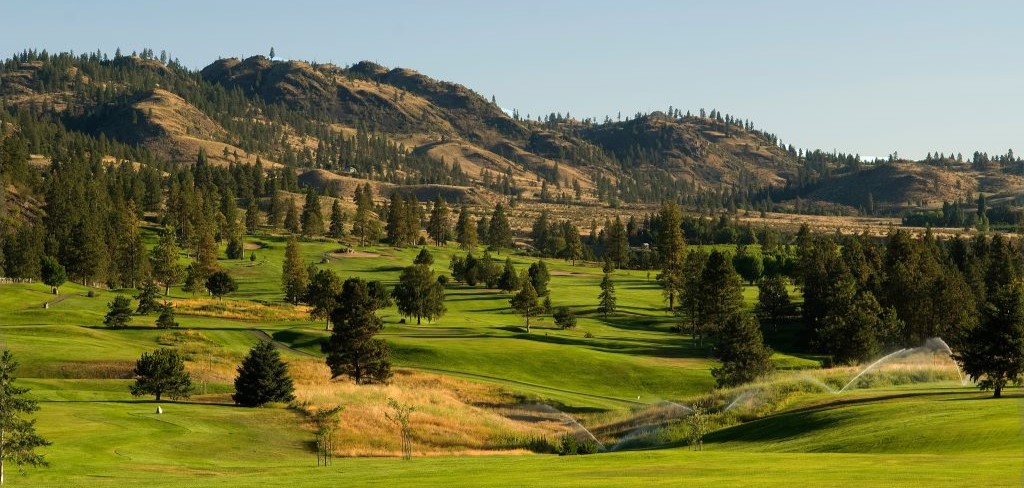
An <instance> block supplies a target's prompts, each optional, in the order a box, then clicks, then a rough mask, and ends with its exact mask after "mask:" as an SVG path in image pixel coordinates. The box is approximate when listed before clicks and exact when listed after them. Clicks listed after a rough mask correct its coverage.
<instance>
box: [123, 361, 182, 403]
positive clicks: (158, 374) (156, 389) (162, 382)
mask: <svg viewBox="0 0 1024 488" xmlns="http://www.w3.org/2000/svg"><path fill="white" fill-rule="evenodd" d="M133 374H134V375H135V383H134V384H133V385H132V386H131V393H132V396H143V395H154V396H156V401H158V402H159V401H160V398H161V397H163V396H164V395H166V396H167V397H169V398H170V399H172V400H178V399H182V398H188V397H189V396H191V394H192V377H191V376H189V374H188V373H187V372H186V371H185V359H184V358H182V357H181V355H180V354H178V351H176V350H174V349H166V348H161V349H157V350H155V351H153V352H152V353H148V352H147V353H142V357H140V358H139V360H138V361H136V362H135V370H134V372H133Z"/></svg>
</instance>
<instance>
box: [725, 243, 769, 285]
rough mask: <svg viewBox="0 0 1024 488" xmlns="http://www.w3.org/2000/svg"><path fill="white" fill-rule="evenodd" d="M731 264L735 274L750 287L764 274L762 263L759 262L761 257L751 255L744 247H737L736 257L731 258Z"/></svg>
mask: <svg viewBox="0 0 1024 488" xmlns="http://www.w3.org/2000/svg"><path fill="white" fill-rule="evenodd" d="M732 264H733V267H735V268H736V272H737V273H739V274H740V276H741V277H743V279H744V280H746V281H747V283H749V284H751V285H753V284H754V282H756V281H757V280H759V279H760V278H761V275H762V274H764V262H763V261H762V260H761V256H758V255H756V254H753V253H751V252H750V251H749V250H747V247H746V246H742V245H741V246H737V252H736V255H735V256H733V257H732Z"/></svg>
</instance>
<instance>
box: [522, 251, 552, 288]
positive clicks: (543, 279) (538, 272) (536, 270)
mask: <svg viewBox="0 0 1024 488" xmlns="http://www.w3.org/2000/svg"><path fill="white" fill-rule="evenodd" d="M527 273H529V275H530V283H531V284H533V289H534V290H535V291H536V292H537V296H540V297H546V296H548V283H549V282H550V281H551V273H549V272H548V265H546V264H544V260H543V259H541V260H540V261H537V262H536V263H533V264H531V265H530V268H529V269H528V270H527Z"/></svg>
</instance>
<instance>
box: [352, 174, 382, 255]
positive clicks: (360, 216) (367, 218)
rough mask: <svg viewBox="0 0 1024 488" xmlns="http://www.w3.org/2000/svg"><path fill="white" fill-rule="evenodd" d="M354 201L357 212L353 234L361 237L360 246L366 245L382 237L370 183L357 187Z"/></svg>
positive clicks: (354, 218) (353, 221)
mask: <svg viewBox="0 0 1024 488" xmlns="http://www.w3.org/2000/svg"><path fill="white" fill-rule="evenodd" d="M354 201H355V204H356V214H355V216H354V217H353V219H352V234H353V235H354V236H356V237H357V238H359V245H360V246H365V245H366V244H367V243H369V242H374V241H376V240H377V239H379V238H380V221H379V220H378V219H377V215H376V214H375V213H374V211H373V189H371V188H370V184H369V183H367V184H366V185H364V186H362V187H359V186H357V187H356V193H355V196H354Z"/></svg>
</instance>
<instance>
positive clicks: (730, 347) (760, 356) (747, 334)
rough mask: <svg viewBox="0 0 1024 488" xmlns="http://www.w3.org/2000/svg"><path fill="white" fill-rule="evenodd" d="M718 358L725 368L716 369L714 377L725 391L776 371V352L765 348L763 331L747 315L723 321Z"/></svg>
mask: <svg viewBox="0 0 1024 488" xmlns="http://www.w3.org/2000/svg"><path fill="white" fill-rule="evenodd" d="M715 357H716V358H718V360H719V361H721V362H722V366H721V367H719V368H715V369H712V370H711V375H712V376H714V377H715V382H716V383H717V384H718V386H719V387H723V388H724V387H730V386H737V385H741V384H743V383H749V382H751V381H755V380H757V379H758V378H761V377H763V376H765V375H767V374H768V373H770V372H771V371H772V369H773V366H772V362H771V357H772V351H771V349H769V348H768V347H766V346H765V345H764V338H763V337H762V336H761V328H760V326H759V325H758V324H757V320H755V319H754V317H753V316H751V315H750V314H748V313H745V312H737V313H734V314H732V315H731V316H729V317H728V318H727V319H726V320H725V321H724V322H723V324H722V327H721V331H720V333H719V339H718V343H717V344H715Z"/></svg>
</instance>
